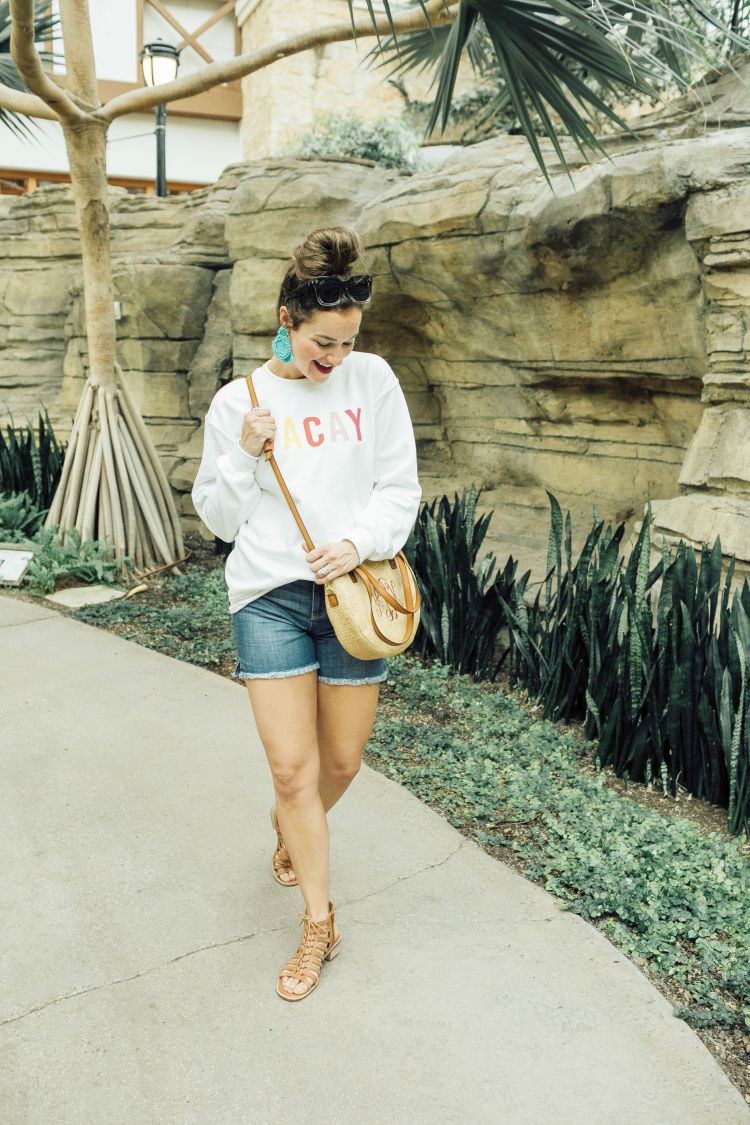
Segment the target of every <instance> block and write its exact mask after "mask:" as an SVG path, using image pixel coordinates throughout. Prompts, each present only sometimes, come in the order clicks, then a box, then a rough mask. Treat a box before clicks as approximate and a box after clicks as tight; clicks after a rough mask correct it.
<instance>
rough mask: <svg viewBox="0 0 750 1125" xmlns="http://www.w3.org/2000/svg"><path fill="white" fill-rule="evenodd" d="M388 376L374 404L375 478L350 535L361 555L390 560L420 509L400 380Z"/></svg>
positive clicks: (412, 444) (414, 449) (410, 430)
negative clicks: (384, 387) (385, 387)
mask: <svg viewBox="0 0 750 1125" xmlns="http://www.w3.org/2000/svg"><path fill="white" fill-rule="evenodd" d="M391 374H392V381H391V382H390V384H389V386H388V387H387V389H386V390H385V391H384V393H383V394H382V395H381V396H380V398H379V399H378V400H377V401H376V403H375V407H374V410H375V433H374V440H375V450H376V452H375V483H374V485H373V490H372V494H371V496H370V500H369V502H368V503H367V505H366V506H365V507H364V508H363V509H362V511H361V512H360V513H359V515H358V517H357V519H356V520H355V522H354V526H353V528H352V529H351V532H350V533H348V534H347V535H345V536H344V537H343V538H346V539H350V540H351V541H352V543H353V544H354V546H355V547H356V548H357V551H358V552H359V557H360V561H361V562H364V560H365V559H373V560H374V561H377V560H379V559H391V558H393V556H394V555H395V554H397V553H398V551H400V550H401V548H402V547H403V545H404V543H405V542H406V540H407V539H408V538H409V533H410V531H411V529H412V527H413V525H414V521H415V519H416V518H417V513H418V512H419V501H420V499H421V497H422V489H421V486H420V484H419V479H418V476H417V447H416V443H415V441H414V430H413V428H412V424H411V418H410V417H409V408H408V406H407V405H406V399H405V398H404V392H403V391H402V390H401V384H400V383H399V381H398V379H397V378H396V376H395V374H393V373H391Z"/></svg>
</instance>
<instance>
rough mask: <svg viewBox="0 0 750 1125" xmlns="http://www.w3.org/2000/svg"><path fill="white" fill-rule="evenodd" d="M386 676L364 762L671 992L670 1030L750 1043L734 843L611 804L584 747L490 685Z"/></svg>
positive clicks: (395, 671) (744, 865) (434, 669)
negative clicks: (586, 762)
mask: <svg viewBox="0 0 750 1125" xmlns="http://www.w3.org/2000/svg"><path fill="white" fill-rule="evenodd" d="M389 667H390V673H391V674H390V679H389V682H388V685H387V689H386V690H385V691H384V693H383V705H382V707H381V709H380V712H379V714H378V718H377V720H376V724H375V729H374V731H373V735H372V738H371V739H370V742H369V744H368V747H367V752H366V753H367V760H368V762H369V763H370V764H372V765H373V766H375V767H376V768H377V769H379V770H381V771H382V772H384V773H386V774H387V775H388V776H389V777H392V778H393V779H394V780H397V781H399V782H400V783H401V784H403V785H405V786H406V787H407V788H408V789H410V790H411V791H412V792H413V793H414V794H415V796H417V797H419V799H420V800H422V801H425V802H426V803H428V804H430V805H432V806H433V807H435V808H437V809H439V810H440V811H441V812H442V813H443V815H444V816H446V817H447V819H448V820H449V821H450V822H451V823H452V824H453V825H454V826H455V827H456V828H458V829H459V830H461V831H463V832H465V833H466V834H468V835H470V836H472V837H473V838H474V839H476V840H477V841H478V842H479V843H480V844H482V845H483V846H485V847H488V848H489V849H493V848H507V849H511V850H512V851H513V852H515V853H516V855H517V856H518V857H520V859H521V860H522V861H523V867H522V869H523V873H524V875H526V876H527V877H528V878H530V879H533V880H534V881H535V882H538V883H540V884H541V885H542V886H544V887H545V889H546V890H548V891H550V892H551V893H553V894H555V895H556V896H557V897H558V898H560V899H563V900H564V901H565V903H566V905H565V907H564V909H566V910H570V911H572V912H574V913H577V914H580V915H581V917H583V918H585V919H586V920H587V921H590V922H592V923H593V924H594V925H596V926H597V928H598V929H600V930H602V932H604V933H605V934H606V935H607V936H608V937H609V938H610V940H611V941H612V942H613V944H615V945H616V946H617V947H618V948H620V949H622V950H623V952H625V953H626V954H627V955H628V957H630V958H631V959H633V960H634V961H635V962H636V963H638V964H639V965H641V966H642V967H643V966H645V967H647V969H648V972H649V973H651V974H652V975H654V976H658V977H661V978H665V979H667V980H669V981H670V982H671V983H672V985H673V986H674V989H673V995H674V994H675V991H676V994H677V995H679V996H681V997H682V998H681V1000H680V1001H679V1002H677V1003H676V1004H675V1008H674V1014H675V1015H676V1016H678V1017H680V1018H682V1019H684V1020H686V1022H688V1023H689V1024H690V1025H691V1026H692V1027H695V1028H709V1027H721V1028H724V1029H726V1030H731V1029H736V1030H738V1031H747V1030H748V1029H750V911H749V910H748V903H749V902H750V865H749V864H748V859H747V857H746V856H745V855H744V854H743V849H742V846H741V845H740V843H739V841H736V840H727V839H723V838H722V837H721V836H720V835H719V834H718V833H704V832H701V831H700V829H699V828H697V827H696V826H695V825H694V824H692V823H691V822H690V821H688V820H684V819H681V818H679V817H675V818H666V817H664V816H663V815H661V814H659V813H657V812H654V811H652V810H650V809H648V808H644V807H642V806H640V805H639V804H637V803H635V802H633V801H630V800H628V799H625V798H623V797H621V796H619V795H617V794H615V793H613V792H611V791H610V790H608V788H607V786H606V784H605V781H604V778H603V776H602V775H601V774H599V773H596V774H589V775H587V774H586V773H585V772H582V771H581V768H580V763H581V758H582V757H587V756H588V755H590V753H591V750H592V747H590V746H588V747H587V746H586V745H582V744H581V743H580V742H579V741H578V740H577V739H576V738H574V737H573V735H572V734H571V733H569V732H566V731H564V730H561V729H560V728H559V727H555V726H554V725H553V724H552V723H551V722H549V721H548V720H539V719H536V718H534V717H533V716H532V715H530V714H529V713H528V711H526V710H524V709H523V708H522V707H521V706H520V705H519V704H518V703H517V702H516V701H515V700H514V699H513V698H512V697H511V696H509V695H507V694H505V693H504V692H502V691H501V690H500V689H499V687H498V686H497V685H491V684H478V683H476V682H473V681H472V679H471V678H470V677H468V676H462V675H452V674H451V673H450V672H449V670H448V669H447V668H446V667H445V666H442V665H440V664H433V665H431V666H428V665H425V664H424V663H423V662H422V661H420V660H418V659H416V658H414V657H409V656H406V655H403V656H400V657H396V658H394V659H392V660H391V661H390V662H389ZM509 826H511V827H510V828H509ZM519 829H520V832H519V831H518V830H519Z"/></svg>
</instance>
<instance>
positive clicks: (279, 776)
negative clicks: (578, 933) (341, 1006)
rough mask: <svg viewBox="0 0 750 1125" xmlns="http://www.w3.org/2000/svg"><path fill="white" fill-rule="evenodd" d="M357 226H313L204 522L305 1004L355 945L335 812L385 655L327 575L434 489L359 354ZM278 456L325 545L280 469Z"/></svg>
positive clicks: (402, 522) (213, 413) (216, 456)
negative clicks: (345, 926)
mask: <svg viewBox="0 0 750 1125" xmlns="http://www.w3.org/2000/svg"><path fill="white" fill-rule="evenodd" d="M363 261H364V248H363V245H362V242H361V240H360V238H359V236H358V235H357V233H356V232H355V231H354V230H352V229H351V228H350V227H330V228H326V229H321V230H315V231H312V233H311V234H309V235H308V236H307V238H306V239H305V241H304V242H303V243H302V244H301V245H300V246H298V247H297V249H296V250H295V252H294V254H293V260H292V264H291V265H290V266H289V268H288V269H287V271H286V273H285V275H284V279H283V282H282V285H281V291H280V294H279V299H278V302H277V309H278V317H279V323H280V327H279V330H278V332H277V334H276V337H275V339H274V341H273V347H272V350H273V357H272V358H271V359H269V360H267V361H266V363H264V364H263V365H262V366H261V367H258V368H257V369H256V370H255V371H254V372H253V374H252V379H253V383H254V386H255V390H256V394H257V396H258V399H259V402H260V406H259V407H258V408H257V409H252V406H251V402H250V399H249V391H248V387H247V383H246V381H245V379H235V380H234V381H232V382H230V383H228V384H227V385H226V386H224V387H222V388H221V390H219V391H218V392H217V394H216V395H215V396H214V399H213V401H212V402H211V405H210V408H209V411H208V414H207V415H206V422H205V436H204V448H203V458H202V460H201V464H200V468H199V470H198V475H197V477H196V479H195V484H194V486H193V491H192V497H193V503H194V504H195V508H196V511H197V512H198V514H199V515H200V517H201V519H202V520H203V522H204V523H205V525H206V527H208V528H209V530H210V531H212V532H214V534H215V535H218V536H219V537H220V538H221V539H224V540H225V541H227V542H232V541H234V549H233V550H232V552H231V553H230V555H229V556H228V558H227V562H226V581H227V587H228V591H229V609H230V612H231V614H232V624H233V631H234V638H235V642H236V645H237V654H238V658H239V659H238V661H237V665H236V667H235V670H234V672H233V678H235V679H238V680H242V681H244V683H245V685H246V687H247V691H248V694H249V697H250V704H251V706H252V709H253V714H254V716H255V721H256V724H257V727H258V732H259V734H260V738H261V741H262V743H263V746H264V749H265V752H266V755H267V757H268V763H269V766H270V769H271V776H272V779H273V786H274V792H275V797H276V804H275V807H274V808H272V809H271V821H272V823H273V825H274V828H275V829H276V834H277V847H276V852H275V854H274V856H273V862H272V866H273V874H274V876H275V878H276V880H277V882H279V883H281V884H282V885H284V886H296V885H297V884H299V886H300V889H301V891H302V896H303V898H304V902H305V911H304V913H302V915H301V918H302V924H303V932H302V938H301V939H300V944H299V946H298V948H297V951H296V953H295V954H294V956H293V957H292V958H291V960H290V961H288V962H287V964H286V965H285V966H284V968H283V969H282V970H281V973H280V975H279V977H278V980H277V983H276V991H277V993H278V995H279V996H281V997H282V998H283V999H285V1000H301V999H302V998H303V997H305V996H309V994H310V993H311V992H312V990H313V989H314V988H315V987H316V985H317V983H318V979H319V977H320V972H321V969H322V964H323V960H324V959H329V960H330V959H331V958H332V957H333V956H335V954H336V953H337V952H338V949H339V943H340V941H341V934H340V932H339V930H338V928H337V927H336V925H335V923H334V909H333V904H332V902H331V901H330V897H329V886H328V821H327V819H326V813H327V812H328V810H329V809H330V808H331V807H332V806H333V805H334V804H335V803H336V801H337V800H338V799H339V797H340V796H341V795H342V793H344V791H345V790H346V788H347V787H348V785H349V784H350V782H351V781H352V779H353V778H354V776H355V774H356V773H357V771H358V770H359V767H360V763H361V758H362V751H363V749H364V747H365V744H366V742H367V740H368V738H369V737H370V732H371V730H372V724H373V721H374V718H375V709H376V707H377V702H378V693H379V691H380V687H379V685H380V684H381V683H382V682H383V681H384V680H385V679H386V677H387V669H386V664H385V661H384V660H357V659H355V657H353V656H350V655H349V654H348V653H347V652H346V650H345V649H344V648H342V646H341V644H340V643H339V641H338V640H337V638H336V636H335V634H334V632H333V629H332V627H331V625H330V622H329V620H328V616H327V613H326V608H325V603H324V588H325V583H326V581H327V580H330V579H333V578H336V577H338V576H339V575H341V574H346V573H348V572H349V571H350V570H353V569H354V567H355V566H357V565H358V563H359V562H360V561H364V560H365V559H368V558H369V559H387V558H392V557H393V556H394V555H395V554H396V553H397V552H398V551H399V550H400V549H401V548H402V547H403V545H404V543H405V542H406V540H407V538H408V535H409V532H410V530H411V528H412V525H413V523H414V520H415V518H416V515H417V512H418V508H419V501H420V497H421V488H420V486H419V481H418V478H417V457H416V448H415V443H414V433H413V430H412V425H411V420H410V418H409V412H408V409H407V406H406V402H405V400H404V396H403V393H402V391H401V387H400V385H399V382H398V379H397V378H396V376H395V375H394V373H393V371H392V370H391V368H390V367H389V365H388V364H387V363H386V361H385V360H384V359H382V358H381V357H380V356H377V355H374V354H372V353H369V352H357V351H355V350H354V342H355V339H356V337H357V333H358V331H359V328H360V323H361V320H362V309H363V307H364V306H365V305H366V304H367V303H368V301H369V300H370V295H371V278H370V277H369V275H367V274H362V273H360V272H356V273H355V272H354V265H355V263H357V262H363ZM267 442H270V448H272V449H273V450H274V454H275V456H276V458H277V460H278V464H279V468H280V469H281V472H282V474H283V476H284V479H285V480H286V483H287V486H288V488H289V491H290V492H291V494H292V496H293V498H294V500H295V502H296V504H297V506H298V508H299V510H300V515H301V517H302V520H303V521H304V523H305V525H306V527H307V530H308V532H309V534H310V536H311V538H312V541H313V543H315V544H316V547H315V550H313V551H309V552H308V550H307V548H306V547H305V544H304V543H302V542H301V541H300V533H299V530H298V528H297V525H296V523H295V521H294V519H293V517H292V514H291V511H290V510H289V507H288V505H287V503H286V501H285V500H284V497H283V494H282V492H281V489H280V488H279V486H278V483H277V481H276V478H275V476H274V474H273V471H272V469H271V467H270V465H268V464H267V462H266V459H265V457H263V456H262V453H263V450H264V447H265V446H266V443H267Z"/></svg>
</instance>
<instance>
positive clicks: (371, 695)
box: [317, 683, 380, 812]
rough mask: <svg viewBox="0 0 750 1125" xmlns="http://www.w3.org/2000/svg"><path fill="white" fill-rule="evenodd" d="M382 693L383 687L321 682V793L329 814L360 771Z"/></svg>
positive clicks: (319, 694) (319, 732)
mask: <svg viewBox="0 0 750 1125" xmlns="http://www.w3.org/2000/svg"><path fill="white" fill-rule="evenodd" d="M379 694H380V684H358V685H352V686H344V685H341V684H321V683H318V727H317V730H318V753H319V756H320V772H319V777H318V792H319V793H320V798H321V801H322V802H323V808H324V809H325V810H326V812H328V810H329V809H330V808H332V807H333V805H335V804H336V802H337V801H338V799H339V797H340V796H341V795H342V793H344V792H345V791H346V790H347V789H348V787H349V785H350V784H351V782H352V781H353V779H354V778H355V777H356V775H357V772H358V771H359V768H360V765H361V764H362V752H363V750H364V748H365V746H366V744H367V740H368V738H369V737H370V733H371V731H372V725H373V722H374V721H375V711H376V708H377V705H378V696H379Z"/></svg>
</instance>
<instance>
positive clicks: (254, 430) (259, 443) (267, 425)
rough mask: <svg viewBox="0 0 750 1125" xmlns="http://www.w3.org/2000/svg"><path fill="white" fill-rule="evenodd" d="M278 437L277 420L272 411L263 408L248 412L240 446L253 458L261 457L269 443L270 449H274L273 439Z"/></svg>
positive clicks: (257, 407) (243, 421) (243, 425)
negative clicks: (272, 415)
mask: <svg viewBox="0 0 750 1125" xmlns="http://www.w3.org/2000/svg"><path fill="white" fill-rule="evenodd" d="M275 435H276V419H275V418H272V417H271V411H270V410H266V409H265V408H264V407H262V406H256V407H255V408H254V409H253V410H248V412H247V413H246V414H245V417H244V418H243V420H242V433H241V434H240V445H241V446H242V448H243V449H244V450H245V453H249V454H250V456H251V457H260V455H261V453H262V452H263V449H264V447H265V445H266V442H267V441H270V445H269V447H268V448H269V449H273V439H274V437H275Z"/></svg>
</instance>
